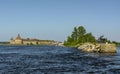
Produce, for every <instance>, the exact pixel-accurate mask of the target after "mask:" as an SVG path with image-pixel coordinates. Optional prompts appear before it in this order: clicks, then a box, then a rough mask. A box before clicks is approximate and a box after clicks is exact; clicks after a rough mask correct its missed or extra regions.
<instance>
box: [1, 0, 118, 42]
mask: <svg viewBox="0 0 120 74" xmlns="http://www.w3.org/2000/svg"><path fill="white" fill-rule="evenodd" d="M81 25H82V26H84V27H85V28H86V30H87V32H92V33H93V35H94V36H95V37H96V38H97V37H99V36H100V35H104V36H105V37H107V38H108V39H110V40H115V41H120V29H119V28H120V0H0V41H8V40H9V39H10V38H11V37H14V38H15V37H16V36H17V34H18V33H19V34H21V36H22V37H23V38H27V37H30V38H39V39H50V40H57V41H64V40H66V38H67V36H68V35H70V34H71V32H72V30H73V27H75V26H81Z"/></svg>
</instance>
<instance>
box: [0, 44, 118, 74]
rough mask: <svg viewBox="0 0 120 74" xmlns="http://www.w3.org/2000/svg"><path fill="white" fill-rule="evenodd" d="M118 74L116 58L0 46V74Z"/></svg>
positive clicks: (68, 50)
mask: <svg viewBox="0 0 120 74" xmlns="http://www.w3.org/2000/svg"><path fill="white" fill-rule="evenodd" d="M86 73H88V74H94V73H95V74H96V73H97V74H101V73H102V74H119V73H120V48H119V47H118V53H116V54H95V53H84V52H81V51H79V50H77V49H75V48H67V47H56V46H0V74H86Z"/></svg>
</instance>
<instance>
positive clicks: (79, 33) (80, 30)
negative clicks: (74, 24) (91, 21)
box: [78, 26, 86, 37]
mask: <svg viewBox="0 0 120 74" xmlns="http://www.w3.org/2000/svg"><path fill="white" fill-rule="evenodd" d="M85 34H86V29H85V28H84V27H83V26H79V27H78V36H79V37H80V36H82V35H85Z"/></svg>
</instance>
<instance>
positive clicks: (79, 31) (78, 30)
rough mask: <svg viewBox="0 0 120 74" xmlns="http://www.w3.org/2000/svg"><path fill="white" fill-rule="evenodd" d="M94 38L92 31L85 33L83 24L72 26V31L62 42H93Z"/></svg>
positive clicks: (73, 43) (67, 43)
mask: <svg viewBox="0 0 120 74" xmlns="http://www.w3.org/2000/svg"><path fill="white" fill-rule="evenodd" d="M95 41H96V39H95V37H94V36H93V35H92V33H86V29H85V28H84V27H83V26H79V27H74V29H73V32H72V34H71V35H70V36H68V38H67V41H65V42H64V44H65V45H71V46H73V45H76V44H82V43H85V42H91V43H93V42H95Z"/></svg>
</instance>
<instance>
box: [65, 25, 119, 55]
mask: <svg viewBox="0 0 120 74" xmlns="http://www.w3.org/2000/svg"><path fill="white" fill-rule="evenodd" d="M64 46H67V47H76V48H78V49H79V50H82V51H85V52H97V53H116V52H117V49H116V46H120V43H119V42H116V41H110V40H108V39H107V38H104V36H103V35H102V36H100V37H99V38H98V39H96V38H95V36H93V35H92V33H91V32H90V33H87V31H86V29H85V28H84V27H83V26H79V27H74V29H73V32H72V34H71V35H70V36H68V38H67V40H66V41H64Z"/></svg>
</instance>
